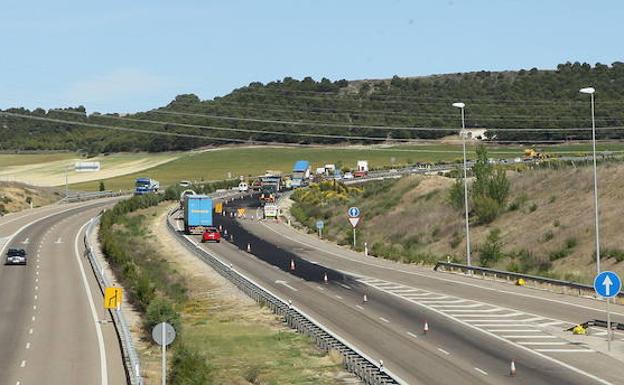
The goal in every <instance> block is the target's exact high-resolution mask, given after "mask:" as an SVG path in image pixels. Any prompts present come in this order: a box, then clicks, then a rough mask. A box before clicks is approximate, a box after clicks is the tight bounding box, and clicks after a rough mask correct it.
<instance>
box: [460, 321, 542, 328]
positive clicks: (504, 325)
mask: <svg viewBox="0 0 624 385" xmlns="http://www.w3.org/2000/svg"><path fill="white" fill-rule="evenodd" d="M480 321H481V322H483V321H496V322H500V321H506V320H480ZM471 322H472V320H471ZM472 326H476V327H480V328H491V327H510V328H525V327H527V326H531V325H527V324H522V323H520V324H514V323H511V322H510V323H487V324H472Z"/></svg>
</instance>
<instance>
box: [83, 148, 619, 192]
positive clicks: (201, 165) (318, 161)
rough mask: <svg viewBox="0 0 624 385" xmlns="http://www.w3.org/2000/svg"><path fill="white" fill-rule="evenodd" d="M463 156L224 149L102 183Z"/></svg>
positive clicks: (433, 151) (436, 151)
mask: <svg viewBox="0 0 624 385" xmlns="http://www.w3.org/2000/svg"><path fill="white" fill-rule="evenodd" d="M543 148H544V149H547V151H548V152H565V153H571V154H572V153H583V152H587V151H589V150H590V149H591V147H590V146H589V145H586V144H582V145H560V146H553V147H548V148H546V147H543ZM598 149H599V150H609V151H622V150H624V145H622V144H620V143H613V144H603V145H601V146H600V147H599V148H598ZM523 150H524V147H520V146H514V147H500V146H499V147H490V154H491V156H492V157H495V158H509V157H516V156H521V155H522V152H523ZM468 157H474V149H473V146H469V147H468ZM461 158H462V151H461V145H460V144H459V143H453V144H427V145H419V146H414V145H411V146H394V147H381V146H375V147H370V146H369V147H364V146H361V147H327V148H286V147H283V148H276V147H260V148H258V147H256V148H223V149H219V150H214V151H205V152H191V153H185V155H182V156H181V157H180V158H179V159H176V160H174V161H171V162H167V163H164V164H161V165H159V166H157V167H153V168H150V169H146V170H143V171H141V172H136V173H132V174H128V175H124V176H119V177H114V178H109V179H105V184H106V188H108V189H112V190H119V189H130V188H132V186H133V184H134V180H135V179H136V178H137V177H140V176H150V177H152V178H155V179H157V180H159V181H160V182H161V183H162V184H163V185H169V184H172V183H176V182H178V181H180V180H184V179H188V180H196V181H201V180H216V179H223V178H226V177H227V173H228V172H231V173H232V176H237V175H245V176H247V175H259V174H262V173H264V171H265V170H267V169H271V170H281V171H282V172H284V173H289V172H290V170H291V168H292V165H293V163H294V162H295V161H296V160H298V159H307V160H309V161H310V162H312V166H313V167H321V166H323V165H324V164H325V163H338V162H342V164H343V165H344V166H349V167H355V162H356V161H357V160H359V159H367V160H368V161H369V163H370V166H371V167H383V166H390V165H392V164H395V165H402V164H406V163H415V162H439V161H456V160H459V159H461ZM98 183H99V182H98V181H97V180H94V181H91V182H86V183H77V184H73V185H72V188H73V189H77V190H95V189H97V188H98Z"/></svg>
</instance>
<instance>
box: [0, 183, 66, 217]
mask: <svg viewBox="0 0 624 385" xmlns="http://www.w3.org/2000/svg"><path fill="white" fill-rule="evenodd" d="M61 198H62V194H61V192H59V191H58V190H57V189H54V188H48V187H34V186H29V185H27V184H23V183H17V182H0V214H6V213H13V212H17V211H21V210H24V209H27V208H30V203H31V202H32V206H33V207H39V206H44V205H48V204H50V203H53V202H56V201H58V200H59V199H61Z"/></svg>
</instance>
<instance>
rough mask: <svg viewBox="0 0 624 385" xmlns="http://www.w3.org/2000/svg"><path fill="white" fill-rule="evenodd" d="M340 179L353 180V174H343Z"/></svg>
mask: <svg viewBox="0 0 624 385" xmlns="http://www.w3.org/2000/svg"><path fill="white" fill-rule="evenodd" d="M342 179H353V174H352V173H350V172H345V174H344V176H343V177H342Z"/></svg>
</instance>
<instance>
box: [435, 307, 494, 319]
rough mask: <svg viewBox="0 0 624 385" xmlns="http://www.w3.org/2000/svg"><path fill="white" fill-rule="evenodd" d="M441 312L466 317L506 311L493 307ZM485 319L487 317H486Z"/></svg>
mask: <svg viewBox="0 0 624 385" xmlns="http://www.w3.org/2000/svg"><path fill="white" fill-rule="evenodd" d="M479 305H480V306H484V305H482V304H479ZM436 307H437V308H438V309H439V308H440V306H436ZM442 310H444V311H445V312H447V313H449V314H457V315H460V316H463V315H468V314H477V315H479V314H483V313H496V312H497V311H506V310H505V309H501V308H499V307H494V308H490V309H446V308H443V309H442ZM494 315H501V314H494ZM486 317H489V315H488V316H486Z"/></svg>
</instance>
